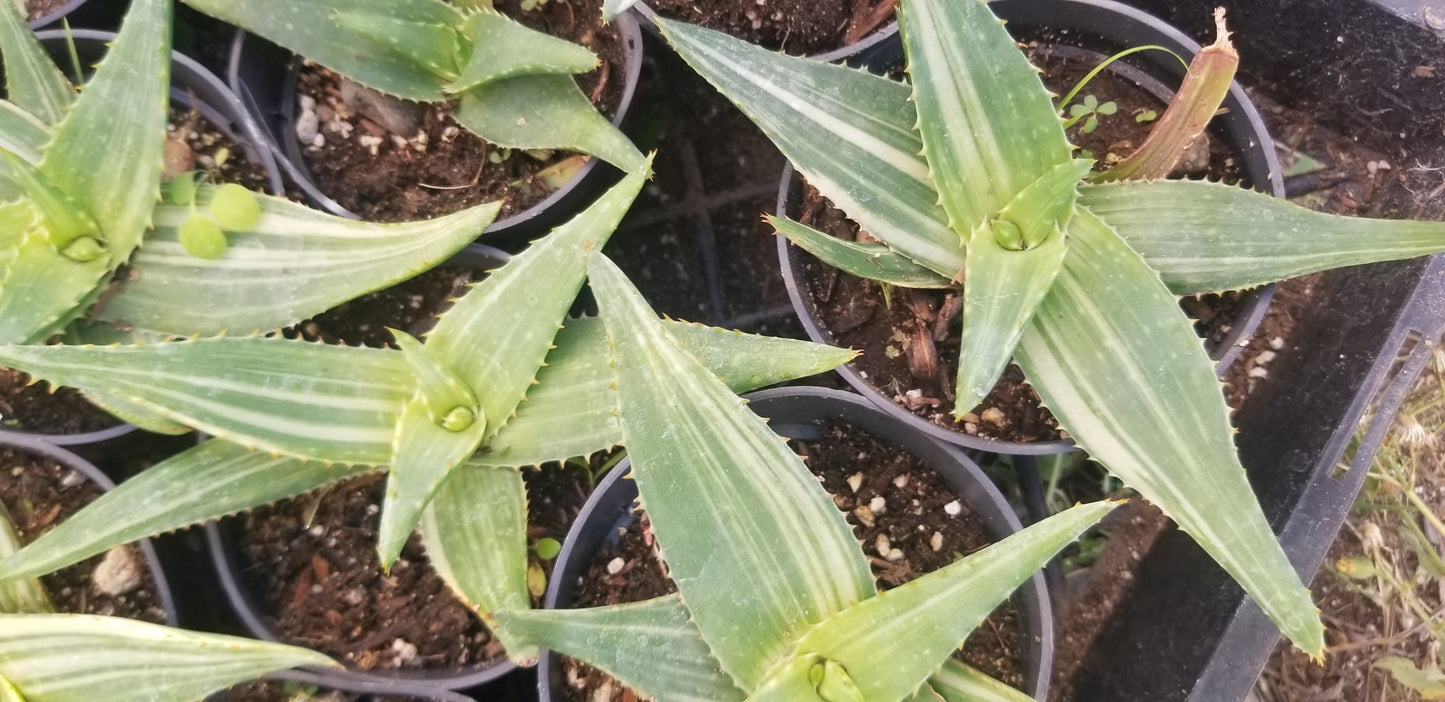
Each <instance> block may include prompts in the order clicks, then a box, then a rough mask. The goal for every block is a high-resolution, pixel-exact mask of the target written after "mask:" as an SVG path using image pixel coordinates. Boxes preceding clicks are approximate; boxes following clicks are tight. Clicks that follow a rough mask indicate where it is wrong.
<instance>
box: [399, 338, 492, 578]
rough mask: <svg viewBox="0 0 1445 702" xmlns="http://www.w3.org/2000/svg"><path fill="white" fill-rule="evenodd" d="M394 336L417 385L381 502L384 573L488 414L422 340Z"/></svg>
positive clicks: (472, 446)
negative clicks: (424, 346) (423, 344)
mask: <svg viewBox="0 0 1445 702" xmlns="http://www.w3.org/2000/svg"><path fill="white" fill-rule="evenodd" d="M392 335H393V336H395V337H396V343H397V347H398V348H400V349H401V355H402V357H403V358H405V359H406V364H407V367H409V368H410V369H411V373H412V376H413V377H414V378H415V381H414V383H413V388H414V389H413V394H412V396H411V398H410V399H408V400H407V402H406V404H405V405H404V406H403V407H402V410H401V416H400V417H399V418H398V420H397V423H396V438H395V444H394V445H393V446H394V447H393V449H392V455H391V460H389V461H388V463H389V464H390V466H391V471H390V472H389V473H388V474H387V479H386V497H385V498H384V499H383V500H382V503H381V524H380V525H379V526H378V528H377V553H378V555H379V556H380V561H381V567H382V568H384V569H390V568H391V564H392V563H393V562H395V561H396V559H397V557H398V556H400V555H401V549H402V547H403V546H405V545H406V540H407V539H408V538H409V537H410V536H411V532H412V527H413V526H415V525H416V523H417V520H419V519H421V512H422V508H424V507H426V504H427V502H429V501H430V500H431V498H432V495H433V494H435V493H436V491H437V490H438V489H439V488H441V485H442V482H443V481H445V480H446V478H447V476H448V475H449V474H450V473H451V471H452V469H453V468H455V467H456V466H457V465H458V464H460V463H461V462H462V461H463V460H465V459H466V457H467V456H470V455H471V454H472V452H474V451H476V450H477V447H478V446H479V445H481V443H482V436H483V435H484V434H485V433H486V431H487V418H486V414H485V413H484V412H483V410H482V408H481V406H480V405H479V404H478V402H477V397H476V395H474V394H473V393H472V390H471V388H470V387H468V386H467V384H466V383H464V382H463V381H462V380H461V378H459V377H458V376H457V374H456V373H455V372H454V371H453V370H452V369H451V368H448V367H447V366H446V365H445V364H443V363H442V362H441V360H440V359H438V358H436V357H434V356H433V355H432V354H431V353H430V352H429V351H428V350H427V349H425V348H422V345H421V342H419V341H417V340H416V339H413V338H412V337H411V336H409V335H407V334H406V333H405V332H400V331H397V330H395V329H393V330H392Z"/></svg>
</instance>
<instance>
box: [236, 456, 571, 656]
mask: <svg viewBox="0 0 1445 702" xmlns="http://www.w3.org/2000/svg"><path fill="white" fill-rule="evenodd" d="M524 478H525V479H526V481H527V485H528V493H529V500H528V502H529V505H530V509H529V512H530V515H529V517H535V518H531V519H529V528H528V538H529V541H531V542H533V543H535V541H536V540H537V539H541V538H544V537H550V538H554V539H557V540H559V541H560V540H561V539H562V538H563V537H565V535H566V531H567V528H568V527H569V526H570V524H571V519H572V517H573V516H575V514H576V512H577V510H578V509H580V508H581V504H582V502H583V501H584V500H585V499H586V491H587V486H588V485H590V477H589V476H588V473H587V471H586V470H585V469H583V468H580V467H576V466H563V467H557V466H549V467H548V468H546V469H544V470H542V471H528V472H527V473H526V474H525V475H524ZM385 485H386V480H385V476H384V475H381V474H373V475H368V476H363V477H361V478H357V479H354V480H351V481H348V482H346V483H342V484H340V485H337V486H333V487H331V488H326V489H323V490H321V491H319V492H317V493H312V494H310V495H307V496H303V497H298V498H293V499H289V500H283V501H281V502H278V503H275V504H273V505H270V506H266V507H261V508H258V509H256V510H255V511H253V512H251V513H249V514H246V515H244V516H242V517H240V518H239V520H238V521H239V527H240V528H239V530H238V531H239V535H238V537H237V539H236V544H237V548H238V552H239V554H240V555H241V558H242V561H243V563H245V564H246V565H244V566H243V568H242V573H241V577H242V579H243V580H244V581H245V584H246V586H247V587H249V588H250V590H251V592H252V593H254V594H255V596H256V597H257V600H258V605H259V607H260V609H261V610H262V611H263V612H264V614H263V615H262V616H263V618H264V619H265V620H266V621H268V622H270V623H271V624H272V625H273V627H274V629H275V631H276V632H277V633H278V635H279V636H280V637H281V638H282V639H283V640H285V641H287V642H290V643H294V644H297V645H301V646H306V647H308V648H313V649H315V650H318V651H321V652H323V653H326V654H328V655H330V656H332V657H334V658H336V659H337V660H339V661H342V662H344V663H346V664H347V665H348V666H350V667H353V668H358V669H361V670H398V669H401V670H416V669H428V670H464V669H474V668H482V667H485V666H487V665H490V664H493V663H496V662H499V661H501V660H502V659H503V656H504V652H503V650H502V646H501V644H500V642H498V641H496V640H495V639H494V638H493V637H492V634H491V632H490V631H488V630H487V628H486V627H485V626H484V625H483V624H482V622H481V620H480V619H479V618H477V617H476V616H475V615H474V614H473V613H472V611H471V609H470V608H469V607H467V606H466V605H465V604H463V603H462V602H461V601H460V600H458V599H457V598H456V597H455V596H454V595H453V594H452V592H451V591H450V590H449V589H448V588H447V585H446V583H445V582H444V581H443V580H442V579H441V577H440V576H439V575H437V574H436V572H435V571H434V570H432V568H431V567H430V565H429V564H428V563H427V560H426V555H425V553H424V551H423V548H422V545H421V539H420V537H419V535H416V534H414V535H413V536H412V538H411V540H410V541H409V542H408V543H407V545H406V547H405V548H404V549H403V550H402V554H401V558H400V559H398V560H397V562H396V563H395V564H394V565H393V566H392V569H391V573H390V574H389V575H388V574H386V573H383V572H382V570H381V566H380V564H379V562H378V561H377V557H376V538H377V533H376V528H377V525H378V523H379V521H380V504H381V497H382V494H383V491H384V489H385ZM538 565H539V566H541V567H542V568H543V571H544V573H546V574H547V575H549V576H550V568H551V562H550V561H549V562H546V563H538Z"/></svg>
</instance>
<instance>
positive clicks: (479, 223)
mask: <svg viewBox="0 0 1445 702" xmlns="http://www.w3.org/2000/svg"><path fill="white" fill-rule="evenodd" d="M170 26H171V5H170V2H169V0H143V1H139V2H136V3H135V5H134V6H133V7H132V8H131V10H130V11H129V14H128V15H127V18H126V21H125V23H124V25H123V26H122V27H121V30H120V33H119V35H118V36H117V38H116V40H115V42H114V44H113V45H112V46H111V48H110V51H109V52H108V53H107V54H106V56H105V58H104V59H103V60H102V61H101V62H100V64H99V65H98V66H97V67H96V68H95V71H94V74H93V75H92V76H91V77H90V78H89V80H88V81H87V82H86V83H85V89H84V90H83V91H80V92H79V93H78V94H77V91H76V89H75V88H74V87H73V86H72V85H71V84H70V82H69V81H68V80H67V79H66V77H65V76H64V74H63V73H62V71H61V70H60V68H59V67H57V65H56V64H55V62H54V61H53V60H52V59H51V58H50V56H49V55H48V54H47V53H46V52H45V50H44V49H43V48H42V47H41V45H40V43H39V42H38V41H37V40H36V39H35V37H34V35H32V34H31V33H30V31H29V30H28V28H26V26H25V24H24V21H23V18H22V17H21V16H20V13H19V11H18V10H17V9H16V8H14V7H8V6H7V7H5V8H0V52H3V54H4V62H5V72H6V78H7V86H8V88H9V91H8V96H9V100H6V101H0V343H38V342H43V341H45V340H46V339H48V338H50V337H52V336H54V335H55V334H56V333H57V332H60V331H66V332H67V333H68V336H67V339H70V340H74V339H84V338H94V337H95V336H96V335H105V336H107V337H114V336H115V335H116V334H117V332H118V331H119V332H124V333H127V334H136V335H141V336H148V337H154V336H189V335H192V334H215V333H218V332H221V331H223V330H228V329H229V330H231V331H234V332H239V333H245V332H251V331H262V332H268V331H272V330H275V329H279V328H281V327H284V326H287V325H289V324H293V323H295V322H297V321H300V320H302V319H305V318H307V317H310V316H312V315H314V314H316V313H319V312H321V311H324V310H326V309H327V308H329V307H332V306H335V305H336V304H339V303H341V302H344V301H346V300H349V299H351V298H354V297H356V296H358V295H361V294H363V293H366V292H370V291H372V290H376V289H379V288H382V287H385V286H387V285H390V284H393V283H395V282H398V281H400V280H404V279H406V278H408V277H410V276H412V275H415V274H416V273H419V272H421V271H422V270H425V269H427V268H430V267H431V266H434V265H436V264H437V263H440V262H441V261H444V260H446V259H447V258H448V257H449V256H451V255H452V254H453V253H455V252H456V251H458V250H460V249H461V248H462V247H463V246H465V245H466V244H467V243H469V242H470V241H472V240H474V239H475V238H476V237H477V236H478V235H480V234H481V232H482V231H483V230H484V229H486V227H487V226H488V225H489V224H491V222H492V220H493V219H495V217H496V215H497V212H498V210H499V208H500V205H499V204H498V203H488V204H484V205H478V206H476V207H473V208H470V209H467V210H464V211H462V212H458V213H456V214H454V215H450V216H448V217H442V218H437V219H434V220H429V221H425V222H411V223H404V224H385V225H383V224H368V223H363V222H353V221H350V220H346V219H342V218H339V217H332V216H330V215H325V214H322V213H319V212H315V211H313V210H310V209H307V208H305V207H301V206H299V205H296V204H293V203H290V202H288V201H286V200H284V199H281V198H276V197H270V196H266V195H261V194H259V193H245V192H240V193H236V192H234V191H235V190H236V189H237V186H221V187H217V186H215V185H213V184H200V185H199V186H195V187H188V188H181V187H180V186H181V184H184V185H195V184H194V183H193V181H192V180H191V179H190V176H189V175H187V176H186V177H185V178H184V179H178V180H177V181H175V182H173V183H170V184H163V183H162V182H161V179H162V161H163V155H164V152H165V145H166V121H167V119H168V114H167V98H168V95H169V93H168V83H169V72H170V60H169V59H170ZM227 190H230V191H233V192H230V194H231V195H232V198H231V199H232V201H233V202H232V206H231V207H230V208H226V209H225V210H224V211H223V209H222V208H221V207H219V206H217V205H216V204H215V203H214V202H213V200H215V199H216V193H218V192H226V191H227ZM182 194H184V196H182ZM237 195H239V197H240V198H241V203H240V205H241V209H242V210H244V211H246V212H247V215H246V216H245V217H235V216H230V217H225V216H223V214H225V212H234V211H235V210H236V209H237V208H236V206H235V205H236V203H235V202H234V200H235V199H236V197H235V196H237ZM223 199H224V198H223ZM213 220H219V221H222V222H224V223H226V224H227V225H228V226H226V227H225V231H224V232H222V231H221V230H220V229H219V228H218V229H216V230H215V231H214V237H221V238H220V240H219V241H216V240H215V239H214V237H213V239H212V240H211V247H210V249H209V250H208V251H206V253H207V256H208V257H206V258H202V257H199V256H197V255H196V254H195V249H194V248H193V247H188V246H187V245H186V243H187V242H186V241H185V240H186V234H187V228H188V226H193V223H197V222H199V223H202V224H205V223H207V222H213ZM217 226H218V227H219V225H217ZM123 265H124V266H126V268H125V275H124V276H123V277H120V278H117V277H116V276H115V275H114V274H116V273H117V272H118V271H119V270H121V267H122V266H123ZM97 303H99V304H97ZM82 316H86V317H88V319H87V321H86V323H84V324H75V323H73V322H74V321H75V320H77V319H78V318H80V317H82ZM96 321H100V322H104V323H105V324H101V325H96V324H94V322H96Z"/></svg>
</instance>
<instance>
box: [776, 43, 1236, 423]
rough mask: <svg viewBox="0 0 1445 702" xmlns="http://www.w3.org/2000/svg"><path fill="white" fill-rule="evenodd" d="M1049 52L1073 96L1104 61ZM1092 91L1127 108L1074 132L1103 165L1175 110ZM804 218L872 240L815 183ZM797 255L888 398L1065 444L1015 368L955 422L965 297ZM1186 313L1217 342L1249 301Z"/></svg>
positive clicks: (1214, 142) (1225, 176) (819, 307)
mask: <svg viewBox="0 0 1445 702" xmlns="http://www.w3.org/2000/svg"><path fill="white" fill-rule="evenodd" d="M1048 46H1049V45H1048V44H1040V43H1038V42H1033V43H1031V44H1030V45H1029V48H1030V52H1029V53H1030V58H1031V60H1033V61H1034V62H1035V63H1036V64H1038V65H1039V66H1040V67H1041V68H1042V69H1043V70H1044V71H1045V75H1044V82H1045V84H1046V85H1047V86H1048V87H1049V89H1050V90H1052V91H1054V92H1055V93H1058V94H1064V93H1067V92H1068V91H1069V90H1070V89H1071V88H1072V87H1073V86H1074V85H1075V84H1076V83H1077V82H1078V80H1079V79H1081V78H1082V77H1083V76H1084V75H1085V74H1086V73H1087V72H1088V71H1089V70H1091V69H1092V68H1093V66H1094V65H1096V64H1094V63H1093V62H1092V61H1086V60H1082V59H1078V58H1073V57H1063V56H1061V55H1056V54H1055V53H1053V52H1052V51H1050V50H1049V49H1048V48H1047V47H1048ZM1084 94H1093V95H1096V96H1098V99H1099V100H1100V101H1101V102H1103V101H1114V102H1115V103H1116V104H1117V105H1118V111H1117V113H1115V114H1114V115H1109V116H1101V117H1100V119H1099V126H1098V128H1097V129H1095V130H1094V131H1093V132H1092V133H1085V132H1084V131H1083V126H1084V123H1083V122H1080V123H1078V124H1076V125H1074V127H1072V128H1071V129H1070V130H1069V137H1070V139H1071V140H1072V141H1073V142H1074V143H1075V144H1076V145H1078V146H1080V147H1081V148H1083V149H1086V150H1088V151H1090V152H1091V153H1092V154H1093V156H1094V157H1095V158H1096V159H1097V160H1098V161H1099V162H1100V167H1102V166H1103V165H1104V164H1105V163H1106V162H1111V161H1115V160H1117V159H1118V158H1122V157H1123V156H1127V155H1128V154H1129V153H1132V152H1133V150H1134V149H1135V148H1137V146H1138V145H1139V144H1140V143H1142V142H1143V139H1144V137H1146V136H1147V135H1148V131H1149V127H1150V125H1149V124H1147V123H1140V122H1137V121H1136V120H1135V119H1134V116H1135V115H1138V114H1141V113H1143V112H1144V111H1145V110H1149V109H1152V110H1156V111H1158V112H1162V111H1163V109H1164V107H1165V105H1164V104H1163V103H1162V102H1160V101H1159V100H1158V99H1157V98H1155V97H1154V96H1153V95H1151V94H1150V93H1148V92H1146V91H1144V90H1142V89H1141V88H1139V87H1138V86H1136V85H1135V84H1134V83H1133V82H1131V81H1128V80H1126V79H1124V78H1122V77H1119V76H1117V75H1114V74H1112V73H1110V72H1108V71H1105V72H1103V73H1100V74H1099V76H1097V77H1095V78H1094V79H1093V81H1091V82H1090V83H1089V84H1088V86H1087V88H1086V90H1085V91H1084V92H1083V93H1081V94H1080V97H1079V98H1077V99H1082V96H1083V95H1084ZM1077 99H1076V101H1077ZM1209 145H1210V154H1209V158H1208V166H1207V167H1205V166H1203V165H1202V164H1198V167H1199V168H1200V169H1201V170H1202V171H1203V172H1204V173H1206V174H1207V175H1208V177H1210V178H1211V179H1214V180H1224V181H1226V182H1230V181H1236V182H1237V181H1238V179H1239V174H1238V167H1237V165H1236V163H1235V159H1234V157H1233V156H1232V155H1231V154H1229V153H1228V152H1227V151H1226V150H1225V149H1224V141H1223V140H1222V139H1219V138H1212V139H1211V140H1210V141H1209ZM801 221H803V222H805V223H808V224H810V225H812V226H814V227H815V228H818V229H820V230H822V231H825V232H827V233H829V234H832V235H833V236H837V237H840V238H847V239H856V238H859V237H860V236H862V233H860V232H859V228H858V225H857V224H855V223H854V222H852V221H851V220H849V219H847V218H846V215H844V214H843V213H842V212H841V211H839V210H837V209H836V208H834V207H833V206H832V204H831V203H830V202H828V201H827V200H826V199H825V198H822V197H821V196H820V195H819V194H818V192H817V191H816V190H814V189H813V188H812V187H811V186H809V187H807V188H806V189H805V190H804V194H803V196H802V202H801ZM796 253H797V254H798V255H800V256H801V259H800V261H801V267H802V270H803V278H804V280H805V284H806V286H807V289H808V292H809V293H810V295H811V300H810V303H811V306H812V308H813V313H814V314H815V315H816V316H817V317H818V318H819V319H820V321H821V323H822V325H823V326H824V327H825V328H826V329H828V330H829V331H830V332H831V334H832V336H833V342H834V343H835V344H837V345H839V346H848V347H852V348H855V349H859V350H861V351H862V352H863V354H862V356H860V357H859V358H858V359H856V360H854V361H853V362H852V363H853V367H854V368H855V369H857V370H858V371H859V373H860V374H862V375H863V376H864V377H865V378H866V379H867V380H868V381H869V382H870V383H872V384H873V386H874V387H876V388H879V389H880V391H882V392H883V394H884V395H886V396H890V397H892V398H893V399H894V401H895V402H897V403H898V404H899V405H900V406H902V407H904V408H906V409H908V410H909V411H911V412H913V413H914V414H916V415H918V416H919V417H921V418H923V419H926V420H928V421H930V422H932V423H933V424H936V425H938V426H940V427H944V428H951V429H955V430H961V431H963V432H964V433H967V434H970V435H973V436H978V437H981V438H987V439H999V440H1004V441H1017V442H1035V441H1049V440H1056V439H1061V438H1065V434H1064V433H1063V432H1062V431H1061V430H1060V428H1059V426H1058V421H1057V420H1056V419H1055V418H1054V417H1053V415H1052V414H1051V413H1049V412H1048V410H1046V409H1044V408H1042V407H1041V406H1040V402H1039V398H1038V395H1037V394H1036V393H1035V392H1034V390H1033V388H1032V387H1031V386H1029V385H1028V384H1027V382H1026V381H1025V379H1024V378H1023V373H1022V372H1021V371H1020V370H1019V369H1018V367H1017V366H1014V365H1012V364H1011V365H1009V367H1008V368H1007V369H1006V370H1005V372H1004V375H1003V377H1002V378H1001V380H1000V382H999V383H998V384H997V385H995V387H994V389H993V390H992V391H991V392H990V393H989V394H988V395H987V396H986V397H985V398H984V400H983V402H982V403H981V404H980V406H979V407H978V408H976V409H974V410H973V411H972V412H968V413H966V414H965V415H964V416H963V418H962V420H961V421H960V422H955V421H954V420H953V417H952V411H953V403H954V400H955V398H954V392H953V391H954V383H955V381H954V378H955V377H956V375H957V368H958V348H959V326H958V322H957V319H958V315H959V313H960V312H961V307H962V301H961V299H960V298H959V295H958V293H957V292H956V291H938V290H908V289H894V290H890V291H887V295H885V291H884V290H883V288H882V286H880V285H878V284H877V283H875V282H873V281H868V280H862V279H858V278H854V277H852V276H849V275H847V274H844V273H841V272H839V271H837V270H835V269H832V268H830V267H828V266H825V265H823V264H822V263H821V262H819V261H818V260H817V259H814V258H813V257H811V256H809V255H807V254H802V253H801V252H796ZM890 297H891V304H889V299H890ZM1184 307H1185V309H1186V311H1188V312H1191V313H1193V314H1194V316H1195V318H1196V320H1197V324H1196V328H1197V329H1198V330H1199V331H1200V333H1201V335H1202V336H1204V337H1205V338H1206V340H1209V341H1211V342H1214V343H1217V342H1218V341H1220V340H1222V339H1223V338H1224V335H1225V334H1226V333H1228V331H1229V329H1230V327H1231V325H1232V324H1233V323H1234V322H1235V316H1236V314H1237V312H1238V309H1239V295H1237V294H1226V295H1223V296H1218V295H1214V296H1207V297H1205V298H1200V299H1193V298H1191V299H1188V300H1186V301H1185V303H1184Z"/></svg>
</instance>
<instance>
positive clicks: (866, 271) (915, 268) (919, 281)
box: [767, 215, 954, 288]
mask: <svg viewBox="0 0 1445 702" xmlns="http://www.w3.org/2000/svg"><path fill="white" fill-rule="evenodd" d="M767 220H768V224H770V225H772V227H773V229H775V230H777V232H778V233H779V234H781V235H783V236H785V237H787V238H788V241H791V242H793V243H794V244H797V245H798V246H799V247H801V248H802V249H803V250H805V251H807V252H808V253H810V254H813V255H814V256H816V257H818V259H820V260H821V261H823V263H826V264H828V265H829V266H832V267H834V268H838V269H841V270H844V271H847V272H848V273H850V274H852V275H855V276H857V277H859V278H867V279H869V280H876V281H879V282H881V283H888V284H889V285H900V286H903V287H906V288H948V287H953V285H954V283H953V281H951V280H949V279H948V278H947V277H945V276H941V275H939V274H937V273H934V272H933V271H931V270H929V269H928V268H926V267H924V266H920V265H918V264H917V263H914V262H913V259H911V258H909V257H908V256H905V255H903V254H901V253H898V252H896V251H894V250H893V249H891V248H889V247H888V245H887V244H864V243H860V242H856V241H844V240H843V239H839V238H837V237H834V236H829V235H828V234H824V233H823V232H820V231H818V230H816V229H813V228H812V227H809V226H806V225H803V224H799V223H797V222H794V221H793V220H791V219H787V218H784V217H774V216H771V215H769V216H767Z"/></svg>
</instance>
